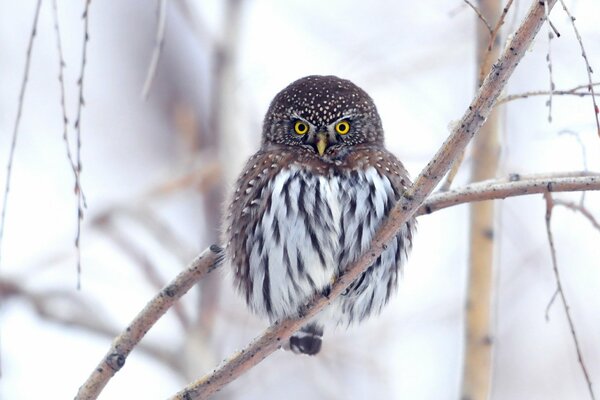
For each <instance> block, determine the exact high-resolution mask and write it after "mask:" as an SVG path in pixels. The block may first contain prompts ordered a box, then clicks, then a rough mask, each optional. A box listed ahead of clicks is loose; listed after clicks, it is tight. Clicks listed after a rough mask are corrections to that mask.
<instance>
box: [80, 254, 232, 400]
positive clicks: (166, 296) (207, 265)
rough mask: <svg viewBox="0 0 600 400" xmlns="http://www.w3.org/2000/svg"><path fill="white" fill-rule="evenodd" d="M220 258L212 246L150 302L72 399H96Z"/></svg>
mask: <svg viewBox="0 0 600 400" xmlns="http://www.w3.org/2000/svg"><path fill="white" fill-rule="evenodd" d="M221 257H222V250H221V249H220V248H219V247H218V246H211V247H210V249H207V250H205V251H204V252H203V253H202V254H201V255H200V256H198V257H197V258H196V259H195V260H194V261H192V262H191V264H190V265H189V266H188V267H187V268H186V269H185V270H183V271H182V272H181V273H180V274H179V275H177V277H176V278H175V279H174V280H173V281H172V282H170V283H169V284H168V285H167V286H165V287H164V288H163V289H162V290H161V291H160V292H159V293H158V294H157V295H156V296H155V297H154V298H153V299H152V300H150V302H149V303H148V304H146V306H145V307H144V309H143V310H142V311H140V313H139V314H138V315H137V316H136V317H135V318H134V320H133V321H132V322H131V323H130V324H129V325H128V326H127V328H126V329H125V330H124V331H123V332H122V333H121V335H119V336H118V337H117V338H116V339H115V340H114V341H113V343H112V345H111V347H110V349H109V350H108V352H107V353H106V355H105V356H104V358H103V359H102V361H100V363H99V364H98V366H97V367H96V368H94V370H93V371H92V374H91V375H90V376H89V377H88V379H87V380H86V381H85V383H84V384H83V385H82V386H81V387H80V388H79V391H78V392H77V396H75V399H76V400H83V399H96V398H97V397H98V395H99V394H100V392H101V391H102V389H103V388H104V386H106V383H107V382H108V381H109V380H110V378H112V377H113V375H114V374H115V373H116V372H117V371H119V370H120V369H121V368H122V367H123V365H124V364H125V360H126V359H127V357H128V356H129V353H131V351H132V350H133V348H134V347H135V346H137V344H138V343H139V342H140V340H142V338H143V337H144V335H145V334H146V332H148V329H150V327H151V326H152V325H154V323H155V322H156V321H158V319H159V318H160V317H162V316H163V315H164V314H165V312H166V311H167V310H168V309H169V308H170V307H171V306H173V304H174V303H175V302H176V301H177V300H178V299H179V298H180V297H181V296H183V295H184V294H185V293H186V292H187V291H188V290H189V289H190V288H191V287H192V286H193V285H194V284H195V283H196V282H198V281H199V280H200V279H202V278H203V277H204V276H205V275H206V274H208V273H210V272H212V271H213V270H214V269H216V268H217V267H218V266H219V265H220V262H221Z"/></svg>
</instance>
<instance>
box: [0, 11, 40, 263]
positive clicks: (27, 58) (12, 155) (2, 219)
mask: <svg viewBox="0 0 600 400" xmlns="http://www.w3.org/2000/svg"><path fill="white" fill-rule="evenodd" d="M41 4H42V0H38V2H37V4H36V6H35V13H34V15H33V26H32V27H31V34H30V35H29V44H28V45H27V53H26V56H25V69H24V72H23V80H22V81H21V91H20V92H19V102H18V106H17V117H16V118H15V125H14V128H13V134H12V140H11V143H10V152H9V154H8V164H7V165H6V184H5V185H4V198H3V200H2V216H1V217H0V264H1V262H2V242H3V240H2V239H3V238H4V222H5V221H6V208H7V205H8V192H9V191H10V179H11V177H12V165H13V160H14V158H15V149H16V147H17V136H18V134H19V125H20V123H21V114H22V113H23V103H24V102H25V89H26V88H27V80H28V79H29V66H30V64H31V55H32V49H33V42H34V40H35V35H36V33H37V24H38V17H39V15H40V6H41Z"/></svg>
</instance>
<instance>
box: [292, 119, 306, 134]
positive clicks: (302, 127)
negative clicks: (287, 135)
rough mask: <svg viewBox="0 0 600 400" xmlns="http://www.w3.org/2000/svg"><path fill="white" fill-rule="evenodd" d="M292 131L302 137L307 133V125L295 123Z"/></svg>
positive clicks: (299, 122)
mask: <svg viewBox="0 0 600 400" xmlns="http://www.w3.org/2000/svg"><path fill="white" fill-rule="evenodd" d="M294 131H295V132H296V133H297V134H298V135H304V134H305V133H307V132H308V124H307V123H306V122H302V121H296V123H295V124H294Z"/></svg>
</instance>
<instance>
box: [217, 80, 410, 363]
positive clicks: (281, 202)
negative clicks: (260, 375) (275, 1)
mask: <svg viewBox="0 0 600 400" xmlns="http://www.w3.org/2000/svg"><path fill="white" fill-rule="evenodd" d="M410 184H411V182H410V180H409V178H408V174H407V172H406V169H405V168H404V166H403V165H402V163H401V162H400V161H399V160H398V159H397V158H396V157H395V156H394V155H393V154H391V153H390V152H389V151H387V150H386V149H385V147H384V138H383V128H382V125H381V120H380V118H379V114H378V113H377V109H376V108H375V104H374V103H373V100H372V99H371V98H370V97H369V95H368V94H367V93H366V92H365V91H363V90H362V89H361V88H359V87H358V86H356V85H355V84H353V83H352V82H350V81H348V80H345V79H341V78H338V77H335V76H307V77H305V78H301V79H299V80H297V81H295V82H293V83H292V84H290V85H289V86H288V87H286V88H285V89H283V90H282V91H281V92H280V93H278V94H277V95H276V96H275V98H274V99H273V101H272V102H271V105H270V107H269V109H268V111H267V114H266V116H265V119H264V122H263V129H262V145H261V148H260V149H259V150H258V152H257V153H256V154H254V155H253V156H252V157H251V158H250V159H249V160H248V162H247V164H246V167H245V168H244V170H243V172H242V174H241V175H240V177H239V178H238V180H237V183H236V185H235V189H234V192H233V195H232V198H231V201H230V206H229V209H228V212H227V213H226V215H227V217H226V221H225V224H224V228H225V229H224V230H223V232H224V238H223V243H225V244H226V245H225V260H226V263H227V264H229V265H231V268H232V270H233V277H234V282H235V286H236V287H237V289H238V291H239V292H240V293H241V295H242V296H243V297H244V299H245V301H246V303H247V304H248V306H249V307H250V309H251V310H252V311H254V312H256V313H257V314H260V315H263V316H266V317H268V318H269V319H270V321H271V322H273V321H276V320H279V319H282V318H286V317H290V316H295V315H297V314H298V313H299V312H300V310H301V308H302V306H303V305H304V304H305V303H306V302H307V301H308V300H309V299H311V297H312V296H314V295H315V293H319V292H320V293H324V294H327V293H328V291H329V288H330V286H331V284H332V283H333V282H334V281H335V279H336V277H338V276H339V275H340V274H341V273H343V272H344V270H345V269H346V268H347V267H348V266H349V265H350V264H351V263H352V262H353V261H355V260H356V259H357V258H358V257H359V256H360V255H361V254H362V253H363V252H364V251H365V250H366V249H367V248H368V247H369V244H370V242H371V239H372V237H373V235H374V233H375V232H376V230H377V228H378V227H379V225H380V224H381V223H382V221H383V220H384V219H385V218H386V216H387V215H388V213H389V212H390V210H391V209H392V207H393V206H394V203H395V202H396V201H397V200H398V198H399V197H400V196H401V195H402V193H403V192H404V191H405V190H406V189H407V186H409V185H410ZM414 227H415V221H414V220H410V221H408V222H407V223H406V224H405V225H404V226H403V227H402V229H401V230H400V232H399V233H398V235H397V236H396V237H395V238H394V239H393V240H392V242H391V243H389V244H388V246H387V248H386V249H385V250H384V251H383V253H382V254H381V255H380V256H379V257H378V258H377V259H376V261H375V262H374V263H373V264H372V265H371V266H369V268H368V269H367V270H366V271H365V272H364V273H363V274H362V275H361V276H359V278H358V279H357V280H356V281H355V282H353V283H352V284H351V285H350V286H349V287H348V288H347V289H346V290H345V292H344V293H343V294H342V295H341V296H339V297H338V298H336V299H335V300H333V301H332V303H331V304H330V305H329V306H327V308H325V309H324V310H323V311H322V312H321V313H319V314H318V315H317V316H315V317H314V318H313V319H312V320H311V321H309V323H308V324H307V325H306V326H304V327H303V328H301V329H300V331H298V332H296V333H295V334H294V335H292V337H291V338H290V340H289V343H287V344H286V345H285V346H284V347H286V348H289V349H291V350H292V351H294V352H295V353H301V354H309V355H314V354H317V353H318V352H319V351H320V349H321V344H322V336H323V331H324V328H325V327H326V326H339V325H341V326H349V325H351V324H354V323H358V322H360V321H362V320H364V319H365V318H367V317H368V316H370V315H371V314H377V313H379V312H380V311H381V309H382V308H383V307H384V306H385V304H386V303H387V302H388V300H389V299H390V296H391V295H392V294H393V293H394V291H395V289H396V286H397V281H398V274H399V270H400V268H401V267H402V265H403V264H404V262H405V261H406V259H407V257H408V252H409V250H410V248H411V247H412V237H413V231H414Z"/></svg>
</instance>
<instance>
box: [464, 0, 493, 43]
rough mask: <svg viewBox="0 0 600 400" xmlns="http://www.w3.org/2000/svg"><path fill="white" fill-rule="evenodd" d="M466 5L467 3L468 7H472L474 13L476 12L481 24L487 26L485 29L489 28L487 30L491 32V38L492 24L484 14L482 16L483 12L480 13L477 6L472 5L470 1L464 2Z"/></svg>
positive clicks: (465, 0)
mask: <svg viewBox="0 0 600 400" xmlns="http://www.w3.org/2000/svg"><path fill="white" fill-rule="evenodd" d="M463 1H464V2H465V3H467V5H468V6H469V7H471V8H472V9H473V11H475V14H477V17H478V18H479V19H480V20H481V22H483V24H484V25H485V27H486V28H487V30H488V31H489V32H490V36H491V35H492V31H493V30H492V26H491V25H490V23H489V22H488V20H487V19H486V18H485V17H484V16H483V14H481V11H479V8H477V6H475V5H474V4H473V3H471V2H470V1H469V0H463Z"/></svg>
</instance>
